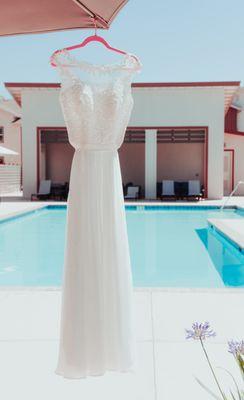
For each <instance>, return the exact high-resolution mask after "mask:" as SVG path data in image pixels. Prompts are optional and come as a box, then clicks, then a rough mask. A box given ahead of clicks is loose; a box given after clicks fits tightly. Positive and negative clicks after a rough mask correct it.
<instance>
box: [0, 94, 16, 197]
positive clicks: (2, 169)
mask: <svg viewBox="0 0 244 400" xmlns="http://www.w3.org/2000/svg"><path fill="white" fill-rule="evenodd" d="M0 146H1V148H2V149H1V151H0V196H2V195H5V196H6V195H11V196H13V195H20V189H21V109H20V107H19V106H18V104H17V103H16V101H14V100H6V99H4V98H3V97H0ZM6 148H7V151H8V150H13V151H14V152H17V154H14V155H12V154H4V153H5V152H6V150H5V149H6ZM2 150H4V153H3V152H2Z"/></svg>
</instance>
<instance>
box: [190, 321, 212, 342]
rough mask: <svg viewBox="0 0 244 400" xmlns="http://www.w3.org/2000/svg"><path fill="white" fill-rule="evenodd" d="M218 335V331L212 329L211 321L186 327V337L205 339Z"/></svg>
mask: <svg viewBox="0 0 244 400" xmlns="http://www.w3.org/2000/svg"><path fill="white" fill-rule="evenodd" d="M214 336H216V333H215V332H214V331H213V330H212V329H210V324H209V322H204V323H199V322H195V323H194V324H192V329H186V339H194V340H205V339H207V338H209V337H214Z"/></svg>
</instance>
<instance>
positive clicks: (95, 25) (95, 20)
mask: <svg viewBox="0 0 244 400" xmlns="http://www.w3.org/2000/svg"><path fill="white" fill-rule="evenodd" d="M93 23H94V29H95V36H97V18H96V16H95V15H94V17H93Z"/></svg>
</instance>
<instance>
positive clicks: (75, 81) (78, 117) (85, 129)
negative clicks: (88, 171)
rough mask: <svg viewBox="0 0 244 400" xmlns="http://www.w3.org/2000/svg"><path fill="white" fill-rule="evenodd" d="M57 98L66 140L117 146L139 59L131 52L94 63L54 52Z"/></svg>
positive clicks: (92, 146) (93, 146)
mask: <svg viewBox="0 0 244 400" xmlns="http://www.w3.org/2000/svg"><path fill="white" fill-rule="evenodd" d="M54 60H55V62H56V65H57V67H58V70H59V73H60V77H61V90H60V102H61V107H62V110H63V115H64V119H65V123H66V126H67V130H68V135H69V141H70V143H71V145H72V146H73V147H74V148H75V149H76V150H79V149H91V150H93V149H95V150H103V149H118V148H119V147H120V146H121V144H122V143H123V139H124V134H125V130H126V127H127V125H128V122H129V118H130V114H131V110H132V107H133V98H132V95H131V81H132V77H133V74H134V73H135V72H137V71H140V69H141V63H140V62H139V61H138V60H137V59H136V58H134V56H133V55H131V54H126V55H124V56H123V58H122V61H121V62H119V63H114V64H106V65H96V64H92V63H88V62H85V61H79V60H77V59H75V58H74V57H73V56H72V55H71V54H70V52H69V51H66V50H62V51H60V52H59V53H56V55H55V56H54Z"/></svg>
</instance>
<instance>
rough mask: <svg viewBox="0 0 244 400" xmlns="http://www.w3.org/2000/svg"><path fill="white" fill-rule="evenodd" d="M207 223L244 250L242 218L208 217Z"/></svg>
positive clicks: (243, 222) (243, 223) (243, 224)
mask: <svg viewBox="0 0 244 400" xmlns="http://www.w3.org/2000/svg"><path fill="white" fill-rule="evenodd" d="M208 224H209V225H210V226H211V227H212V228H214V229H216V230H217V231H218V232H219V233H220V234H222V235H223V236H225V237H227V238H228V239H229V240H231V241H232V242H233V243H234V244H235V245H236V246H237V247H238V248H239V250H240V251H241V252H244V219H243V218H242V219H214V218H211V219H208Z"/></svg>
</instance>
